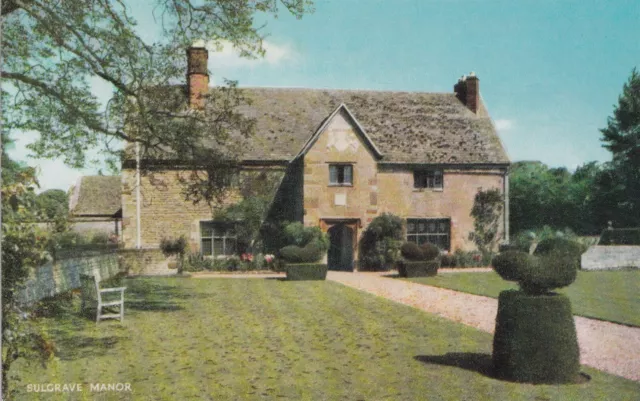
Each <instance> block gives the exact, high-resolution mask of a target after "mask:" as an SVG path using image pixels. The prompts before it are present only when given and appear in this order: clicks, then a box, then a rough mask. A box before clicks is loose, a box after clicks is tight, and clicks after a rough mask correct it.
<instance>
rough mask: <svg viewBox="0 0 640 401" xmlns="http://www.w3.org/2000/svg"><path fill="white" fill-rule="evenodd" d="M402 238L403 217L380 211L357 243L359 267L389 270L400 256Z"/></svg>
mask: <svg viewBox="0 0 640 401" xmlns="http://www.w3.org/2000/svg"><path fill="white" fill-rule="evenodd" d="M403 240H404V220H403V219H401V218H400V217H398V216H395V215H393V214H391V213H382V214H381V215H379V216H376V217H374V219H373V220H371V223H369V226H367V229H366V230H364V232H363V233H362V236H361V237H360V241H359V243H358V247H359V253H358V254H359V258H360V260H359V264H360V267H359V268H360V269H362V270H389V269H390V268H392V267H393V264H394V263H395V262H396V261H397V260H398V259H399V258H400V247H401V246H402V243H403Z"/></svg>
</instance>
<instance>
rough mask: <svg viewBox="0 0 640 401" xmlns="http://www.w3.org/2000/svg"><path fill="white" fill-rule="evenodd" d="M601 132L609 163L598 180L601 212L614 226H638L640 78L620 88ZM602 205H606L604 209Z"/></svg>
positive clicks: (632, 78) (634, 74) (633, 73)
mask: <svg viewBox="0 0 640 401" xmlns="http://www.w3.org/2000/svg"><path fill="white" fill-rule="evenodd" d="M600 131H601V132H602V135H603V138H602V141H603V142H604V147H605V148H607V149H608V150H610V151H611V153H612V154H613V160H612V161H611V163H609V164H608V165H607V166H606V168H605V171H603V173H602V174H601V175H600V176H599V177H598V182H597V184H598V189H599V190H600V191H599V194H600V197H599V199H598V203H599V205H600V207H601V208H602V209H601V212H602V213H603V214H604V216H606V218H608V219H609V220H612V221H613V222H614V225H617V226H639V225H640V74H639V73H638V71H637V70H636V69H635V68H634V69H633V71H631V76H630V77H629V80H628V81H627V82H626V83H625V84H624V85H623V88H622V94H621V95H620V96H619V97H618V104H617V105H616V106H614V109H613V116H610V117H609V118H608V119H607V127H606V128H603V129H601V130H600ZM605 205H608V209H607V208H606V206H605Z"/></svg>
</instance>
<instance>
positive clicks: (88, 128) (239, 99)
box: [1, 0, 311, 201]
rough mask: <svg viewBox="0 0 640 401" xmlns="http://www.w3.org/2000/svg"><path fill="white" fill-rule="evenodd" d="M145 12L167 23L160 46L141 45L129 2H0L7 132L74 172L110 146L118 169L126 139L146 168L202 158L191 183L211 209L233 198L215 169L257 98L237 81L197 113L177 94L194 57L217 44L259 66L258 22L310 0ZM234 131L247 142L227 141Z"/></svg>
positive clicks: (189, 4)
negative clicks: (32, 137)
mask: <svg viewBox="0 0 640 401" xmlns="http://www.w3.org/2000/svg"><path fill="white" fill-rule="evenodd" d="M147 2H148V3H149V4H148V5H149V8H148V9H149V12H150V13H153V16H154V18H155V20H156V21H158V24H159V26H158V27H157V28H158V30H159V32H160V34H159V36H158V38H157V40H155V41H149V40H146V39H145V36H143V35H141V32H140V31H139V29H137V21H136V20H135V19H134V18H133V16H132V15H131V9H130V8H129V6H128V5H127V2H126V1H124V0H64V1H57V2H51V1H46V0H7V1H4V2H2V14H3V16H2V24H3V46H2V50H1V52H2V58H3V68H2V72H1V77H2V79H3V81H4V82H5V83H7V84H8V86H9V87H8V88H7V89H8V90H7V91H4V92H3V99H2V100H3V114H4V120H5V121H4V123H5V126H6V127H7V128H8V129H10V130H14V129H22V130H32V131H36V132H38V133H39V134H40V138H39V139H38V140H37V141H36V142H35V143H33V144H31V145H30V146H29V147H30V149H31V150H32V151H33V153H34V154H35V155H36V156H37V157H45V158H63V159H64V161H65V162H66V163H67V164H69V165H71V166H74V167H82V166H84V165H85V164H86V162H87V160H86V159H85V155H86V151H87V150H88V149H90V148H93V147H95V146H96V145H99V144H103V145H104V146H103V149H104V151H105V152H106V154H107V155H108V156H109V159H108V160H109V162H110V164H111V166H112V167H113V168H114V169H115V168H116V166H117V165H119V162H120V157H121V156H122V153H123V151H122V150H120V149H119V147H120V145H119V144H120V143H121V142H122V141H126V142H127V143H130V144H133V143H138V144H139V145H140V152H141V155H142V157H143V158H144V159H145V160H155V159H159V158H165V159H166V158H170V159H179V160H189V159H192V160H193V162H194V163H193V164H194V165H198V166H199V167H201V168H202V169H204V170H205V171H206V173H207V174H200V175H198V174H197V171H196V170H194V176H193V177H192V178H193V180H200V181H201V182H202V183H203V185H195V186H194V189H192V190H191V191H190V192H191V193H192V195H198V196H201V197H204V198H206V199H207V200H208V201H210V200H211V199H214V198H216V197H217V196H224V194H223V195H219V194H217V193H215V192H214V191H212V190H211V186H214V187H215V186H216V185H218V186H220V184H221V183H220V180H219V179H218V178H217V177H218V175H219V174H217V172H219V171H221V170H220V169H217V168H215V167H207V166H209V165H211V164H213V163H214V162H212V161H218V160H227V161H233V160H235V159H236V156H237V154H238V153H239V152H240V150H241V149H242V142H243V141H242V138H244V137H246V136H248V135H251V134H252V132H253V122H252V120H249V119H246V118H244V117H243V116H242V115H240V114H239V113H238V112H236V111H235V110H236V107H237V106H239V105H241V104H244V103H247V102H248V100H247V99H245V98H244V96H243V94H242V92H241V91H240V90H239V89H238V88H237V87H236V83H235V82H230V81H228V82H226V85H224V86H221V87H216V88H214V89H212V90H211V93H210V94H209V96H208V97H207V99H206V100H207V101H206V105H205V112H204V113H194V112H188V111H187V108H186V105H185V96H184V92H183V88H181V87H179V86H177V85H176V82H183V81H184V73H185V71H186V67H187V66H186V59H185V55H184V53H185V49H186V48H187V47H188V46H190V45H192V44H193V43H195V42H196V41H201V40H207V41H208V45H209V46H210V47H217V48H220V47H221V46H223V45H225V44H227V43H229V44H231V45H233V46H235V47H236V48H237V49H238V50H239V51H240V54H241V55H243V56H246V57H260V56H262V55H263V54H264V52H265V50H264V48H263V46H262V44H263V38H264V34H263V33H262V32H263V31H262V29H261V27H259V26H258V25H257V24H256V16H257V15H261V16H264V15H270V14H271V15H277V14H278V12H279V7H281V6H283V7H284V8H286V9H287V10H288V11H290V12H291V13H292V14H293V15H295V16H296V17H301V16H302V15H303V14H304V13H305V12H307V11H310V6H311V4H310V0H224V1H223V0H199V1H196V0H147ZM92 79H98V80H100V81H103V82H105V83H107V84H109V85H110V86H111V88H112V90H113V93H112V96H111V98H110V99H109V101H108V102H107V106H106V108H105V109H103V108H102V107H101V105H100V104H99V101H98V99H97V98H96V97H95V96H94V95H93V94H92V92H91V85H90V83H91V80H92ZM232 132H233V133H234V134H235V135H236V136H237V138H234V140H233V141H229V140H228V139H229V135H230V133H232ZM205 145H206V146H205ZM209 145H211V146H209ZM132 150H133V147H131V148H130V149H129V151H132ZM128 155H129V157H131V153H128ZM198 171H200V170H198Z"/></svg>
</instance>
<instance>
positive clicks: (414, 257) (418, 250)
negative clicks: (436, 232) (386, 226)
mask: <svg viewBox="0 0 640 401" xmlns="http://www.w3.org/2000/svg"><path fill="white" fill-rule="evenodd" d="M400 254H401V255H402V257H403V258H404V259H405V260H411V261H418V260H435V259H436V258H437V257H438V256H440V248H438V247H437V246H436V245H433V244H431V243H428V242H427V243H425V244H423V245H418V244H416V243H414V242H405V243H403V244H402V246H401V247H400Z"/></svg>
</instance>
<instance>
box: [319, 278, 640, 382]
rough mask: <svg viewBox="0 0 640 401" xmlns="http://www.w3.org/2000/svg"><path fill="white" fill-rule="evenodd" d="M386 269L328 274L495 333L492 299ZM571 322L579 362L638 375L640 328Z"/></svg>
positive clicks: (634, 377)
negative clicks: (399, 275)
mask: <svg viewBox="0 0 640 401" xmlns="http://www.w3.org/2000/svg"><path fill="white" fill-rule="evenodd" d="M464 270H465V271H469V270H468V269H464ZM438 272H439V271H438ZM386 274H389V273H388V272H386V273H347V272H336V271H330V272H329V274H328V275H327V279H329V280H333V281H336V282H338V283H342V284H344V285H347V286H349V287H353V288H356V289H359V290H362V291H365V292H368V293H371V294H374V295H379V296H381V297H385V298H387V299H390V300H392V301H396V302H399V303H402V304H405V305H410V306H413V307H415V308H419V309H422V310H424V311H426V312H429V313H434V314H436V315H439V316H442V317H444V318H447V319H450V320H453V321H456V322H460V323H463V324H466V325H469V326H473V327H475V328H477V329H480V330H483V331H486V332H489V333H493V330H494V325H495V318H496V312H497V308H498V301H497V300H496V299H493V298H488V297H482V296H478V295H471V294H465V293H462V292H457V291H452V290H448V289H444V288H437V287H432V286H427V285H423V284H417V283H411V282H408V281H405V280H398V279H394V278H390V277H383V276H382V275H386ZM575 322H576V330H577V332H578V343H579V344H580V362H581V363H582V364H583V365H588V366H591V367H594V368H596V369H599V370H602V371H605V372H608V373H612V374H615V375H618V376H622V377H626V378H628V379H631V380H635V381H640V328H633V327H628V326H623V325H619V324H615V323H609V322H603V321H599V320H593V319H587V318H584V317H579V316H576V317H575Z"/></svg>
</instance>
